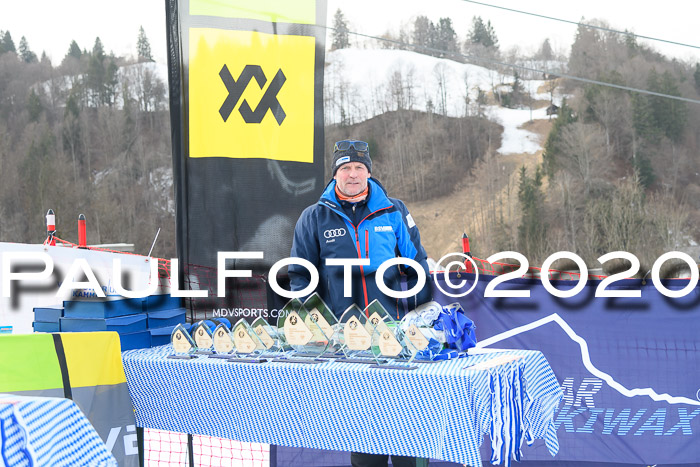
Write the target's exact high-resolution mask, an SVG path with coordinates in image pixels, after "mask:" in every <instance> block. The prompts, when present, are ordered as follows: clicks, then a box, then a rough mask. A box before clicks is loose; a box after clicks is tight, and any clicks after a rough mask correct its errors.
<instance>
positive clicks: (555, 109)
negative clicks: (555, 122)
mask: <svg viewBox="0 0 700 467" xmlns="http://www.w3.org/2000/svg"><path fill="white" fill-rule="evenodd" d="M558 113H559V106H558V105H556V104H549V107H547V115H549V116H552V115H557V114H558Z"/></svg>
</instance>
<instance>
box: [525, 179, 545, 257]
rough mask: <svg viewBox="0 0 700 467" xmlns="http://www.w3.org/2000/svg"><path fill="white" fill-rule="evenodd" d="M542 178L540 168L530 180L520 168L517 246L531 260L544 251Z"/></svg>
mask: <svg viewBox="0 0 700 467" xmlns="http://www.w3.org/2000/svg"><path fill="white" fill-rule="evenodd" d="M542 178H543V173H542V169H541V166H538V167H537V169H536V170H535V175H534V177H532V178H531V177H529V176H528V175H527V169H526V168H525V166H522V167H521V168H520V183H519V185H518V201H520V212H521V218H520V225H519V226H518V244H519V246H520V248H521V251H522V252H523V254H524V255H525V256H528V257H529V258H531V259H535V258H538V257H539V256H540V254H541V253H542V252H543V251H544V250H545V245H544V242H545V241H546V234H547V225H546V223H545V222H544V219H543V217H544V194H543V193H542Z"/></svg>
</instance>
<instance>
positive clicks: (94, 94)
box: [87, 37, 106, 107]
mask: <svg viewBox="0 0 700 467" xmlns="http://www.w3.org/2000/svg"><path fill="white" fill-rule="evenodd" d="M104 62H105V50H104V47H103V46H102V41H101V40H100V38H99V37H97V38H96V39H95V45H94V46H93V47H92V54H91V55H90V60H89V62H88V70H87V87H88V89H89V90H90V94H91V96H90V102H91V104H92V105H93V106H95V107H98V106H100V105H101V104H103V103H104V92H105V91H104V89H105V79H106V72H105V63H104Z"/></svg>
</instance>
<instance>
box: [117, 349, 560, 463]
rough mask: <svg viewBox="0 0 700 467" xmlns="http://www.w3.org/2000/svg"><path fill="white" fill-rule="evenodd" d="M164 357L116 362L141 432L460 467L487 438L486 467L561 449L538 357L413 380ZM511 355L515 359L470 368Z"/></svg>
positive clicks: (441, 368)
mask: <svg viewBox="0 0 700 467" xmlns="http://www.w3.org/2000/svg"><path fill="white" fill-rule="evenodd" d="M170 354H172V347H171V346H170V345H166V346H162V347H156V348H152V349H139V350H132V351H128V352H124V353H123V354H122V360H123V363H124V370H125V372H126V378H127V383H128V385H129V391H130V393H131V398H132V402H133V404H134V408H135V410H136V423H137V425H139V426H142V427H147V428H155V429H162V430H169V431H178V432H183V433H192V434H200V435H209V436H217V437H222V438H230V439H236V440H239V441H247V442H259V443H269V444H275V445H282V446H293V447H308V448H317V449H333V450H340V451H359V452H368V453H384V454H398V455H408V456H416V457H429V458H433V459H442V460H446V461H452V462H460V463H466V464H469V465H481V456H480V453H479V445H480V444H481V442H482V439H483V435H485V434H488V435H489V437H490V439H491V448H492V458H491V460H492V461H493V462H495V463H503V464H505V465H509V464H510V461H511V459H516V460H518V459H519V458H520V456H521V452H520V448H521V446H522V443H523V441H526V442H527V443H532V442H533V441H534V439H544V440H545V441H546V444H547V446H548V448H549V451H550V453H551V454H552V455H554V454H556V452H557V451H558V449H559V445H558V443H557V437H556V431H555V428H554V425H553V422H552V419H553V415H554V409H555V407H557V406H558V404H559V400H560V399H561V396H562V391H561V388H560V386H559V383H558V382H557V380H556V377H555V376H554V373H552V369H551V368H550V367H549V364H548V363H547V360H546V359H545V357H544V356H543V355H542V354H541V353H540V352H537V351H525V350H503V351H497V352H490V353H484V354H479V355H470V356H468V357H466V358H461V359H456V360H447V361H442V362H439V363H433V364H419V365H418V366H419V368H418V369H416V370H412V371H405V370H393V369H379V368H369V366H368V365H363V364H353V363H341V362H336V361H332V360H331V361H328V362H325V363H321V364H316V365H307V364H296V363H278V362H267V363H262V364H250V363H230V362H226V361H222V360H217V359H212V358H207V357H206V356H200V357H198V358H196V359H192V360H175V359H168V358H166V357H167V356H168V355H170ZM509 355H510V356H514V357H519V358H516V359H515V360H513V361H510V362H507V363H503V364H497V365H493V366H491V367H489V368H484V369H478V367H477V369H472V368H469V367H470V366H472V365H474V364H477V363H483V362H487V361H489V360H492V359H494V358H502V357H503V356H509ZM465 367H466V368H465Z"/></svg>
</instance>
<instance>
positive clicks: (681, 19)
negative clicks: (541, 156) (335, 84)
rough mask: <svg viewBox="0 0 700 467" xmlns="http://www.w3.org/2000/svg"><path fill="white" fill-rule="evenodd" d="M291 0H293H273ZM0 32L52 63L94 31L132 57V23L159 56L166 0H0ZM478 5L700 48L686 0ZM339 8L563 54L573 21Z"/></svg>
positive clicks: (417, 3)
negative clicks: (474, 22) (486, 25)
mask: <svg viewBox="0 0 700 467" xmlns="http://www.w3.org/2000/svg"><path fill="white" fill-rule="evenodd" d="M280 1H294V0H280ZM2 3H3V5H2V8H1V9H0V11H1V12H2V13H1V14H0V30H9V31H10V33H11V34H12V38H13V39H14V41H15V45H19V40H20V38H21V37H22V36H26V38H27V40H28V41H29V45H30V47H31V49H32V50H33V51H34V52H35V53H36V54H37V55H41V52H42V51H46V53H47V55H48V56H49V57H50V58H51V59H52V62H53V63H54V65H57V64H58V63H60V61H61V60H62V58H63V56H64V55H65V54H66V52H67V51H68V46H69V45H70V42H71V40H76V41H77V42H78V45H79V46H80V47H81V48H86V49H88V50H90V49H92V46H93V44H94V43H95V38H96V37H98V36H99V37H100V39H101V40H102V43H103V45H104V47H105V49H106V50H107V51H114V53H115V54H116V55H134V54H135V52H136V38H137V36H138V31H139V27H140V26H143V27H144V29H145V31H146V35H147V36H148V39H149V40H150V43H151V49H152V51H153V55H154V58H155V59H156V60H157V61H159V62H165V60H166V39H165V0H120V1H118V2H109V3H108V2H106V1H104V0H21V1H10V0H2ZM484 3H490V4H494V5H500V6H503V7H507V8H513V9H519V10H524V11H528V12H531V13H538V14H541V15H546V16H552V17H557V18H562V19H567V20H571V21H579V20H580V19H581V18H582V17H583V18H585V19H587V20H589V19H592V18H598V19H604V20H606V21H607V22H608V23H609V24H610V26H611V27H613V28H614V29H620V30H624V29H628V30H630V31H632V32H635V33H636V34H640V35H646V36H652V37H657V38H661V39H666V40H671V41H676V42H683V43H687V44H692V45H696V46H700V34H698V18H699V17H700V2H696V1H687V0H665V1H663V2H662V3H659V2H658V1H651V0H638V1H630V0H586V1H578V2H573V1H562V0H532V1H529V2H523V1H518V0H484ZM338 8H340V9H342V10H343V12H344V13H345V16H346V18H347V19H348V20H349V22H350V27H351V30H354V31H357V32H361V33H364V34H375V35H379V34H382V33H383V32H385V31H387V30H393V31H398V29H399V27H400V25H401V24H402V23H408V22H410V21H411V20H412V19H413V18H415V17H416V16H418V15H426V16H428V17H430V18H431V19H433V20H434V21H435V20H437V19H438V18H440V17H445V16H448V17H450V18H451V19H452V21H453V24H454V26H455V30H456V32H457V34H458V36H459V37H460V39H464V37H465V36H466V32H467V31H468V29H469V26H470V23H471V19H472V17H473V16H475V15H478V16H481V17H482V18H483V19H484V20H490V21H491V24H492V25H493V27H494V29H495V31H496V34H497V36H498V38H499V41H500V44H501V49H502V50H506V49H508V48H510V47H512V46H514V45H518V46H519V47H520V48H521V49H522V51H523V52H530V51H533V50H536V49H537V47H538V46H539V45H540V44H541V43H542V41H543V40H544V39H545V38H546V37H549V38H550V42H551V43H552V45H553V46H554V47H555V49H557V50H561V51H566V52H568V50H569V47H570V46H571V42H572V40H573V38H574V33H575V31H576V26H575V25H571V24H564V23H560V22H556V21H552V20H547V19H541V18H536V17H533V16H527V15H523V14H518V13H514V12H509V11H504V10H499V9H494V8H489V7H485V6H480V5H476V4H473V3H469V2H465V1H463V0H434V1H426V0H351V1H340V0H329V1H328V17H329V20H328V24H329V25H331V24H332V17H333V13H335V11H336V10H337V9H338ZM640 42H644V43H645V44H648V45H652V46H653V47H654V48H656V49H657V50H659V51H660V52H662V53H664V54H666V55H668V56H672V57H676V58H678V59H681V60H692V61H700V49H697V48H689V47H682V46H677V45H668V44H661V43H658V42H649V41H641V40H640Z"/></svg>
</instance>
